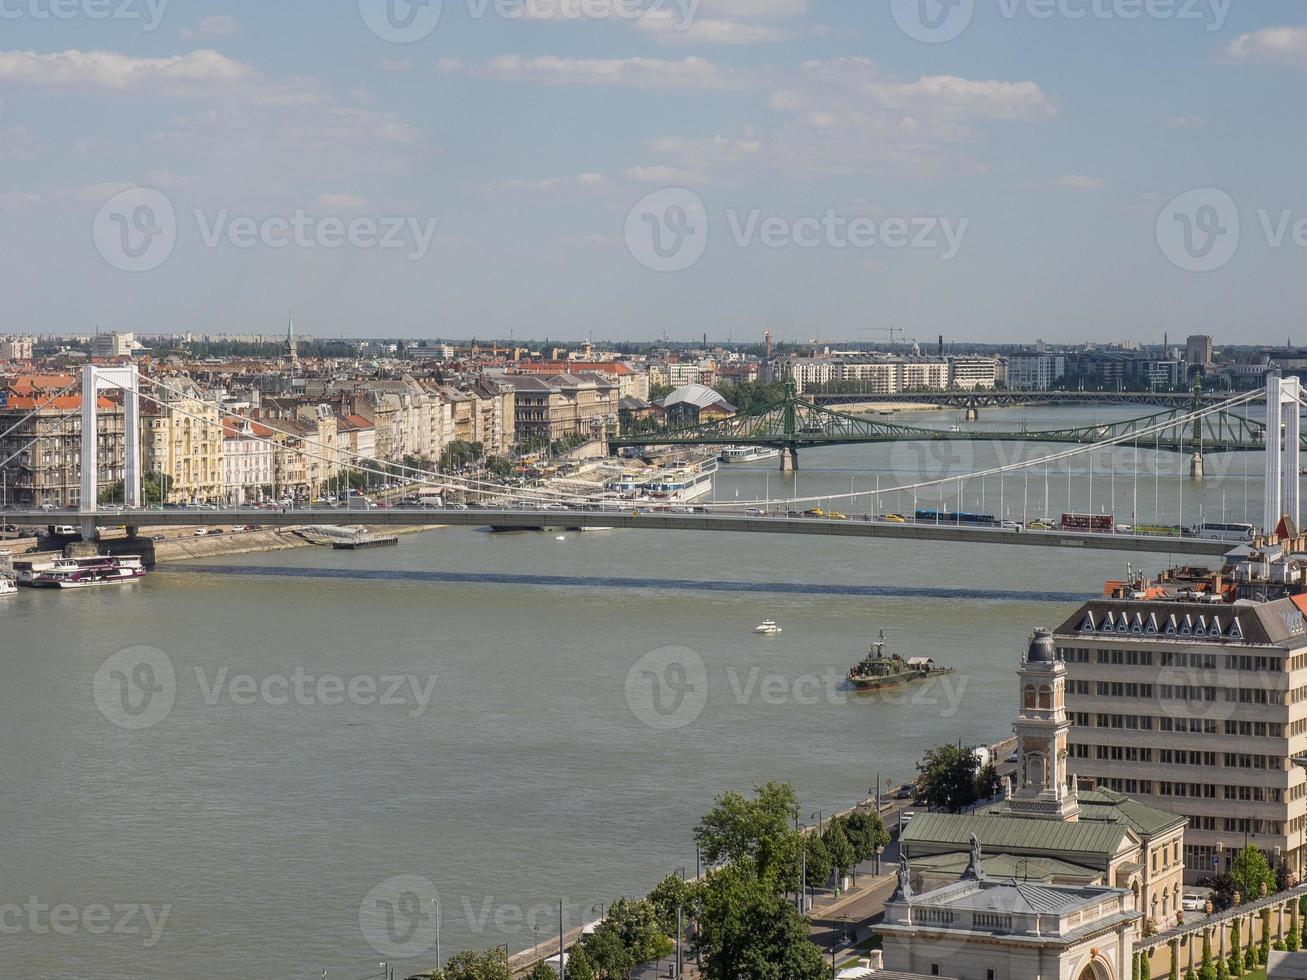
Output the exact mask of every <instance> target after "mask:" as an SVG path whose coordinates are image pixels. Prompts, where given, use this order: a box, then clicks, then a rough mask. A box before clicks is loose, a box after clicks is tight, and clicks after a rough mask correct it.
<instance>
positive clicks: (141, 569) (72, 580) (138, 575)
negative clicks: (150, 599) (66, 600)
mask: <svg viewBox="0 0 1307 980" xmlns="http://www.w3.org/2000/svg"><path fill="white" fill-rule="evenodd" d="M144 577H145V566H144V565H142V564H141V559H140V557H139V556H138V555H117V556H115V555H96V556H93V557H88V558H58V559H55V560H54V561H53V562H52V563H51V564H50V567H48V568H45V569H42V570H41V571H39V572H36V573H35V574H34V576H33V578H32V580H31V581H30V582H25V583H24V584H25V585H31V586H32V587H33V588H37V589H86V588H90V587H92V586H96V585H121V584H125V583H128V582H136V581H139V580H140V579H142V578H144Z"/></svg>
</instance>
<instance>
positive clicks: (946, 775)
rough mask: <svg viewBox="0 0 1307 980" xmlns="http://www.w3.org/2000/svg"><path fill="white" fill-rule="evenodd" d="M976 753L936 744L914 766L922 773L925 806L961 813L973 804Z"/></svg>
mask: <svg viewBox="0 0 1307 980" xmlns="http://www.w3.org/2000/svg"><path fill="white" fill-rule="evenodd" d="M978 768H979V762H978V760H977V759H976V756H975V753H973V752H972V751H971V750H970V749H964V748H962V747H961V746H959V745H938V746H936V747H935V748H933V749H931V750H930V751H929V752H927V753H926V756H925V758H924V759H922V760H921V762H919V763H917V769H918V771H920V772H921V775H922V779H921V799H922V800H924V801H925V802H926V804H927V805H929V806H933V807H939V808H940V809H941V810H948V811H950V812H951V813H960V812H961V811H962V808H963V807H965V806H969V805H970V804H972V803H974V802H976V770H977V769H978Z"/></svg>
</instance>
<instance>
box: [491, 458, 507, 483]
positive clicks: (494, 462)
mask: <svg viewBox="0 0 1307 980" xmlns="http://www.w3.org/2000/svg"><path fill="white" fill-rule="evenodd" d="M486 469H487V470H489V471H490V475H491V476H493V477H494V478H495V479H496V480H502V479H504V477H506V476H511V475H512V473H513V461H512V460H510V459H505V458H504V457H503V456H491V457H490V458H488V459H487V460H486Z"/></svg>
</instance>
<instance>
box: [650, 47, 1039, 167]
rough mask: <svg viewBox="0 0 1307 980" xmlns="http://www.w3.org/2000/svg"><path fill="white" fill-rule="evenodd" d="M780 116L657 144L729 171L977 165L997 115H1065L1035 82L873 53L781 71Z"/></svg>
mask: <svg viewBox="0 0 1307 980" xmlns="http://www.w3.org/2000/svg"><path fill="white" fill-rule="evenodd" d="M774 77H775V80H776V83H777V84H776V87H775V89H774V90H773V92H772V95H771V99H770V106H771V109H772V110H773V111H774V112H775V113H776V115H777V119H778V125H777V126H775V127H773V128H772V129H770V130H761V129H759V130H754V129H752V128H751V129H749V130H747V131H744V132H741V133H736V134H731V133H719V134H716V135H714V136H712V137H710V138H694V139H689V138H684V137H677V136H664V137H661V138H659V139H655V140H653V141H651V142H650V143H649V147H650V149H651V150H653V152H655V153H657V154H659V155H660V156H663V157H664V158H665V161H664V162H666V163H667V164H668V165H670V166H675V167H678V168H680V169H683V170H688V171H691V172H694V173H699V174H704V175H707V176H708V177H710V178H722V177H724V176H726V174H727V173H729V172H734V171H739V170H744V171H750V170H768V171H775V170H779V171H782V172H785V173H791V174H801V175H805V176H812V175H851V174H866V173H893V174H905V175H920V174H923V173H929V174H941V173H975V172H979V171H983V170H984V164H983V163H981V162H978V161H977V160H975V159H972V156H973V152H974V151H972V150H971V148H972V147H974V146H975V145H977V144H979V143H981V142H982V141H983V133H982V131H981V127H982V126H984V125H985V124H991V123H1039V122H1042V121H1044V120H1046V119H1048V118H1050V117H1052V116H1055V115H1056V114H1057V108H1056V106H1055V105H1054V103H1053V101H1052V100H1051V99H1050V98H1049V96H1048V95H1047V94H1046V93H1045V92H1044V91H1043V90H1042V89H1041V88H1040V87H1039V86H1038V85H1037V84H1035V83H1034V82H1029V81H1021V82H1009V81H998V80H974V79H967V78H961V77H958V76H953V75H932V76H923V77H921V78H918V79H915V80H903V79H899V78H894V77H892V76H889V75H887V74H886V73H884V72H882V71H881V70H880V69H879V68H878V67H877V66H876V64H875V63H874V62H872V61H870V60H868V59H866V58H839V59H834V60H831V61H809V62H807V63H805V64H803V65H802V66H801V67H800V68H799V69H797V70H796V71H792V72H790V73H787V74H784V75H780V74H777V75H775V76H774Z"/></svg>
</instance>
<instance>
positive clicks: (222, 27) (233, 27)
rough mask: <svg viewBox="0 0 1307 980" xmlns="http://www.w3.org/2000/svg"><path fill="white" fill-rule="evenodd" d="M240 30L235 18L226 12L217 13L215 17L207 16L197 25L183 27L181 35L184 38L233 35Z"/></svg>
mask: <svg viewBox="0 0 1307 980" xmlns="http://www.w3.org/2000/svg"><path fill="white" fill-rule="evenodd" d="M239 30H240V26H239V25H238V24H237V23H236V21H235V19H233V18H231V17H228V16H227V15H226V14H217V15H215V16H213V17H205V18H204V19H203V20H202V21H200V22H199V24H197V25H196V26H195V27H183V28H182V30H181V35H182V37H184V38H187V39H190V38H196V37H231V36H232V35H233V34H235V33H237V32H238V31H239Z"/></svg>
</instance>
